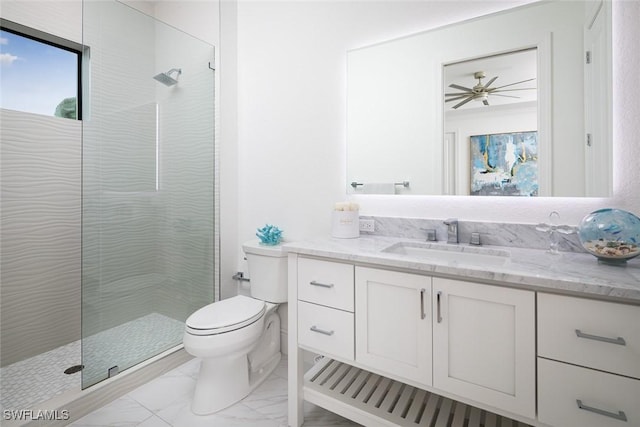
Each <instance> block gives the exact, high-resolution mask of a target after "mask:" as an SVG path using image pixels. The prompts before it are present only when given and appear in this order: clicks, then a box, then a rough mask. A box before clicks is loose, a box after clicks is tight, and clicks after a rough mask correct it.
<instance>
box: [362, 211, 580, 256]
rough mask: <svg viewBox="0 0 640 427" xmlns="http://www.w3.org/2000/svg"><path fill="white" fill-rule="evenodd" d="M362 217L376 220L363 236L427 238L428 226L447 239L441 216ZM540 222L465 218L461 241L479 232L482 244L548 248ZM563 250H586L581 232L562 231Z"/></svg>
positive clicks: (440, 236)
mask: <svg viewBox="0 0 640 427" xmlns="http://www.w3.org/2000/svg"><path fill="white" fill-rule="evenodd" d="M360 219H369V220H371V219H372V220H374V221H375V231H374V232H373V233H369V232H362V231H361V234H362V235H370V236H386V237H401V238H407V239H424V240H426V238H427V231H426V230H428V229H433V230H436V238H437V240H438V241H446V240H447V226H446V225H445V224H444V223H443V221H444V220H441V219H423V218H396V217H379V216H364V215H361V216H360ZM536 225H537V224H513V223H500V222H479V221H465V220H464V219H462V218H458V240H459V241H460V243H469V242H470V240H471V233H474V232H479V233H480V241H481V243H482V245H491V246H507V247H516V248H528V249H548V248H549V233H548V232H544V231H538V230H536ZM559 238H560V239H559V240H560V244H559V248H558V249H559V250H560V251H564V252H586V251H585V250H584V249H583V248H582V245H581V244H580V240H579V239H578V235H577V234H576V233H574V234H559Z"/></svg>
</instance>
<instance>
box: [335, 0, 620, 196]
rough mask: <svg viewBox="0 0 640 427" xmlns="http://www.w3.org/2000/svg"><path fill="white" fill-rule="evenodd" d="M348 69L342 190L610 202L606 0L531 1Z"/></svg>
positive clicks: (385, 50)
mask: <svg viewBox="0 0 640 427" xmlns="http://www.w3.org/2000/svg"><path fill="white" fill-rule="evenodd" d="M347 61H348V71H347V190H348V192H349V193H354V194H418V195H489V196H530V197H536V196H565V197H570V196H591V197H593V196H598V197H606V196H610V195H611V191H612V159H611V152H612V135H611V89H612V81H611V4H610V3H608V2H603V1H580V2H578V1H570V2H565V1H551V2H548V1H545V2H537V3H532V4H529V5H526V6H522V7H518V8H515V9H510V10H506V11H502V12H499V13H495V14H491V15H487V16H483V17H480V18H476V19H473V20H469V21H464V22H462V23H458V24H453V25H449V26H446V27H442V28H439V29H435V30H431V31H427V32H423V33H418V34H415V35H410V36H406V37H403V38H399V39H395V40H391V41H388V42H384V43H380V44H376V45H373V46H367V47H363V48H360V49H355V50H351V51H349V52H348V53H347Z"/></svg>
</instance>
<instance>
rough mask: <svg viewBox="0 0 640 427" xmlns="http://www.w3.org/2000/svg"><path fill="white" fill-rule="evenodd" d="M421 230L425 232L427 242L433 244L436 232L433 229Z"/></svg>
mask: <svg viewBox="0 0 640 427" xmlns="http://www.w3.org/2000/svg"><path fill="white" fill-rule="evenodd" d="M421 230H423V231H426V232H427V242H435V241H436V240H438V239H436V230H435V229H434V228H422V229H421Z"/></svg>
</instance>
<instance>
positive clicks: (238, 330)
mask: <svg viewBox="0 0 640 427" xmlns="http://www.w3.org/2000/svg"><path fill="white" fill-rule="evenodd" d="M243 249H244V251H245V253H246V255H247V262H248V264H249V271H250V274H252V276H251V295H252V296H251V297H248V296H244V295H238V296H235V297H232V298H228V299H225V300H221V301H218V302H215V303H213V304H209V305H207V306H205V307H202V308H201V309H199V310H197V311H196V312H194V313H193V314H192V315H191V316H189V318H188V319H187V320H186V322H185V333H184V338H183V343H184V349H185V350H186V351H187V352H188V353H189V354H191V355H193V356H195V357H198V358H200V359H201V364H200V372H199V374H198V379H197V381H196V387H195V392H194V396H193V401H192V404H191V410H192V411H193V413H195V414H198V415H206V414H211V413H214V412H217V411H219V410H221V409H224V408H226V407H228V406H230V405H232V404H234V403H236V402H238V401H239V400H241V399H242V398H244V397H245V396H247V395H248V394H249V393H250V392H251V391H252V390H254V389H255V388H256V387H257V386H258V385H259V384H260V383H262V381H264V380H265V379H266V378H267V377H268V376H269V374H270V373H271V372H273V370H274V369H275V368H276V366H277V365H278V362H279V361H280V358H281V353H280V317H279V315H278V313H277V309H278V303H281V302H285V301H286V283H287V282H286V280H287V279H286V260H287V259H286V253H285V252H284V251H282V248H281V247H270V248H266V247H260V246H258V244H257V243H256V242H251V243H247V244H245V245H243ZM255 257H258V260H259V261H258V262H255V263H253V264H255V266H256V267H257V268H256V267H254V268H252V267H251V266H252V262H251V261H252V259H255ZM283 289H284V292H283ZM256 294H257V295H260V299H258V298H255V297H254V296H255V295H256Z"/></svg>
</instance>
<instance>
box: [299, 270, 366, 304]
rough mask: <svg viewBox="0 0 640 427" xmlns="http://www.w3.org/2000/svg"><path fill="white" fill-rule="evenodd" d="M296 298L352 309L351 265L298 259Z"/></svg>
mask: <svg viewBox="0 0 640 427" xmlns="http://www.w3.org/2000/svg"><path fill="white" fill-rule="evenodd" d="M298 299H300V300H303V301H307V302H313V303H316V304H322V305H326V306H328V307H334V308H339V309H340V310H346V311H351V312H352V311H353V265H349V264H341V263H338V262H331V261H320V260H317V259H308V258H299V259H298Z"/></svg>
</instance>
